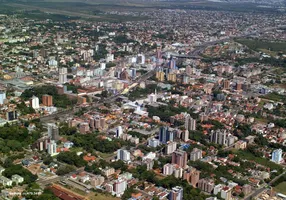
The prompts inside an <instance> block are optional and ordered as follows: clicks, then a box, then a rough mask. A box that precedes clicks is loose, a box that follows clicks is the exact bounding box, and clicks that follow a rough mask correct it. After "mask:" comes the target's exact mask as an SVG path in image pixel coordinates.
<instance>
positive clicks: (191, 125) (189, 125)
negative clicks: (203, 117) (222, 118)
mask: <svg viewBox="0 0 286 200" xmlns="http://www.w3.org/2000/svg"><path fill="white" fill-rule="evenodd" d="M185 129H186V130H189V131H195V130H196V129H197V121H196V120H195V119H193V118H192V117H191V116H190V115H189V114H188V115H187V116H186V117H185Z"/></svg>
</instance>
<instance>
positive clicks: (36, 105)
mask: <svg viewBox="0 0 286 200" xmlns="http://www.w3.org/2000/svg"><path fill="white" fill-rule="evenodd" d="M30 106H31V107H32V108H34V109H39V108H40V104H39V98H38V97H35V96H33V97H32V98H31V99H30Z"/></svg>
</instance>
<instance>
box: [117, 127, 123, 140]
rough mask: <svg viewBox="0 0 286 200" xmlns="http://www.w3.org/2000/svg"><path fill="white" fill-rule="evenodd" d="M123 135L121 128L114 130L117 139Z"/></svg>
mask: <svg viewBox="0 0 286 200" xmlns="http://www.w3.org/2000/svg"><path fill="white" fill-rule="evenodd" d="M122 134H123V129H122V126H118V127H117V128H116V137H117V138H120V136H121V135H122Z"/></svg>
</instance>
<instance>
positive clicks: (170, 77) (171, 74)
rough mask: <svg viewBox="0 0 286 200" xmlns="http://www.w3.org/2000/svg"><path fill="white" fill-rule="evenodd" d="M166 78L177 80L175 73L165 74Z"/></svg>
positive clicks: (172, 80)
mask: <svg viewBox="0 0 286 200" xmlns="http://www.w3.org/2000/svg"><path fill="white" fill-rule="evenodd" d="M167 80H168V81H171V82H176V81H177V75H176V74H175V73H169V74H168V75H167Z"/></svg>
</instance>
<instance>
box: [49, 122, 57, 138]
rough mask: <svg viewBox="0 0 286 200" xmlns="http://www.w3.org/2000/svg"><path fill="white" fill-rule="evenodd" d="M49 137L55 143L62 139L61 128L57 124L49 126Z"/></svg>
mask: <svg viewBox="0 0 286 200" xmlns="http://www.w3.org/2000/svg"><path fill="white" fill-rule="evenodd" d="M48 137H49V138H51V140H54V141H58V140H59V139H60V135H59V127H58V126H57V125H56V124H53V123H49V124H48Z"/></svg>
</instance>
